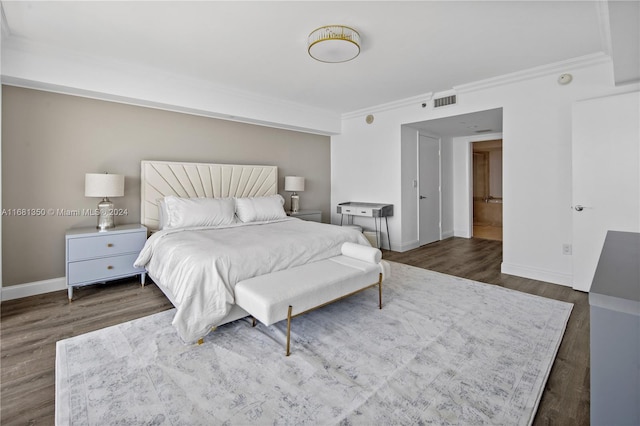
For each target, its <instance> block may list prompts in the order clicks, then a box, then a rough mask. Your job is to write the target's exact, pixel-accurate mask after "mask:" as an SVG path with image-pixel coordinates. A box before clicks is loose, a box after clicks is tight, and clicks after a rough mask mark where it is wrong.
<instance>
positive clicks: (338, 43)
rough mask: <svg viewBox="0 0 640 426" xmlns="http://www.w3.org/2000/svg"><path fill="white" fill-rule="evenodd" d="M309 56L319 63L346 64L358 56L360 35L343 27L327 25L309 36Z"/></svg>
mask: <svg viewBox="0 0 640 426" xmlns="http://www.w3.org/2000/svg"><path fill="white" fill-rule="evenodd" d="M307 46H308V51H309V55H310V56H311V57H312V58H313V59H315V60H317V61H320V62H329V63H338V62H347V61H350V60H352V59H353V58H355V57H356V56H358V55H359V54H360V34H358V32H357V31H356V30H354V29H353V28H349V27H345V26H343V25H327V26H324V27H320V28H318V29H315V30H313V31H312V32H311V34H309V40H308V44H307Z"/></svg>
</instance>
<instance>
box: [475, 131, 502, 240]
mask: <svg viewBox="0 0 640 426" xmlns="http://www.w3.org/2000/svg"><path fill="white" fill-rule="evenodd" d="M471 147H472V156H473V164H472V167H473V172H472V176H473V178H472V180H473V188H472V189H473V237H474V238H482V239H487V240H496V241H502V139H496V140H489V141H482V142H472V143H471Z"/></svg>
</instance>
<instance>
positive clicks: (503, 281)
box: [0, 238, 589, 426]
mask: <svg viewBox="0 0 640 426" xmlns="http://www.w3.org/2000/svg"><path fill="white" fill-rule="evenodd" d="M384 258H385V259H387V260H391V261H395V262H401V263H405V264H408V265H413V266H416V267H420V268H425V269H431V270H434V271H438V272H442V273H445V274H450V275H456V276H460V277H464V278H468V279H472V280H475V281H481V282H485V283H490V284H495V285H499V286H502V287H506V288H511V289H514V290H518V291H523V292H527V293H531V294H537V295H540V296H544V297H549V298H552V299H558V300H563V301H566V302H571V303H573V304H574V308H573V311H572V313H571V318H570V319H569V323H568V325H567V330H566V332H565V335H564V339H563V341H562V344H561V346H560V348H559V351H558V356H557V358H556V361H555V363H554V365H553V368H552V370H551V373H550V376H549V380H548V382H547V384H546V387H545V390H544V393H543V395H542V399H541V401H540V406H539V408H538V412H537V415H536V418H535V421H534V424H535V425H587V424H589V304H588V297H587V294H586V293H581V292H577V291H574V290H572V289H570V288H568V287H563V286H558V285H554V284H549V283H544V282H540V281H535V280H530V279H526V278H520V277H514V276H510V275H505V274H501V273H500V264H501V262H502V244H501V242H499V241H491V240H480V239H464V238H449V239H447V240H444V241H440V242H436V243H432V244H429V245H426V246H423V247H420V248H417V249H414V250H411V251H408V252H404V253H397V252H389V251H386V252H384ZM169 308H171V304H170V303H169V301H168V300H167V298H166V297H165V296H164V295H163V294H162V292H161V291H160V290H159V289H158V288H157V287H156V286H155V285H153V284H150V285H147V286H145V287H144V288H142V287H140V285H139V284H138V283H137V281H135V280H133V279H132V280H122V281H118V282H113V283H109V284H107V285H96V286H88V287H84V288H80V289H77V290H76V291H75V292H74V301H73V303H71V304H69V303H68V302H67V292H66V291H59V292H54V293H48V294H43V295H39V296H33V297H28V298H24V299H18V300H11V301H6V302H3V303H2V306H1V324H0V424H2V425H3V426H7V425H53V424H54V412H55V342H56V341H58V340H61V339H65V338H68V337H72V336H76V335H79V334H82V333H86V332H89V331H92V330H97V329H100V328H104V327H108V326H110V325H114V324H118V323H122V322H126V321H129V320H132V319H135V318H139V317H143V316H146V315H150V314H153V313H156V312H160V311H163V310H166V309H169Z"/></svg>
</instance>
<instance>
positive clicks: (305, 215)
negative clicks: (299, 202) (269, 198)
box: [287, 210, 322, 222]
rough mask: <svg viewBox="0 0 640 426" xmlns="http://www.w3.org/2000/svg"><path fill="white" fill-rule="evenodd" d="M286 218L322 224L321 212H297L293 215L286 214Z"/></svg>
mask: <svg viewBox="0 0 640 426" xmlns="http://www.w3.org/2000/svg"><path fill="white" fill-rule="evenodd" d="M287 216H291V217H297V218H298V219H303V220H310V221H312V222H322V210H298V211H297V212H295V213H294V212H287Z"/></svg>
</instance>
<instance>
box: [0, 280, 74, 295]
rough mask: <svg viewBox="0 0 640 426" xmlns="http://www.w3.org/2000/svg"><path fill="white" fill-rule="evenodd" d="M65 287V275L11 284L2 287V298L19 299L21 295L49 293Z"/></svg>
mask: <svg viewBox="0 0 640 426" xmlns="http://www.w3.org/2000/svg"><path fill="white" fill-rule="evenodd" d="M66 289H67V280H66V278H65V277H60V278H52V279H50V280H44V281H34V282H32V283H25V284H18V285H11V286H8V287H2V300H3V301H5V300H13V299H21V298H23V297H29V296H37V295H38V294H44V293H51V292H52V291H60V290H66Z"/></svg>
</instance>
